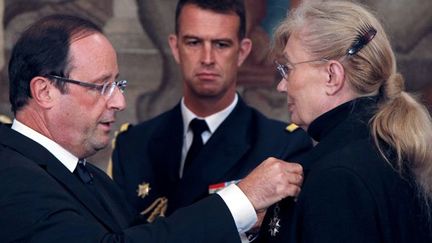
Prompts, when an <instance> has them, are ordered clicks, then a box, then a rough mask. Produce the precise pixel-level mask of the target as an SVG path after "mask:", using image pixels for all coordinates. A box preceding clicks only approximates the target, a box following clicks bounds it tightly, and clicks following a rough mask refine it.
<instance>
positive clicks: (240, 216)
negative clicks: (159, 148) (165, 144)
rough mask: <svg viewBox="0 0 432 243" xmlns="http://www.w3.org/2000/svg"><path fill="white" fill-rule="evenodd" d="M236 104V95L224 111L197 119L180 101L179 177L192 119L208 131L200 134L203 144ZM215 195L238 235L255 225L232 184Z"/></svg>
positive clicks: (253, 215) (244, 200)
mask: <svg viewBox="0 0 432 243" xmlns="http://www.w3.org/2000/svg"><path fill="white" fill-rule="evenodd" d="M237 103H238V96H237V94H236V95H235V97H234V100H233V102H231V104H230V105H229V106H228V107H226V108H225V109H223V110H221V111H219V112H217V113H215V114H212V115H210V116H207V117H199V116H197V115H196V114H194V113H193V112H192V111H191V110H189V109H188V108H187V107H186V105H185V104H184V98H183V99H182V100H181V114H182V118H183V124H184V130H183V147H182V158H181V165H180V171H179V173H180V177H182V175H183V166H184V161H185V159H186V155H187V151H188V150H189V148H190V146H191V144H192V140H193V132H192V130H191V129H190V127H189V123H190V122H191V121H192V120H193V119H194V118H199V119H203V120H205V121H206V123H207V125H208V127H209V129H210V131H205V132H203V133H202V134H201V136H202V139H203V143H204V144H205V143H206V142H207V141H208V140H209V139H210V137H211V136H212V135H213V134H214V132H215V131H216V129H217V128H218V127H219V126H220V124H222V122H223V121H224V120H225V119H226V118H227V117H228V116H229V114H231V112H232V111H233V110H234V108H235V106H236V105H237ZM217 194H219V196H221V197H222V199H223V200H224V202H225V204H226V205H227V206H228V208H229V210H230V212H231V215H232V216H233V218H234V221H235V224H236V226H237V230H238V232H239V233H245V232H246V231H248V230H249V229H250V228H251V227H252V226H253V225H254V224H255V222H256V221H257V215H256V213H255V209H254V207H253V206H252V204H251V202H250V201H249V199H248V198H247V197H246V195H245V194H244V193H243V192H242V190H240V188H239V187H238V186H237V185H235V184H232V185H230V186H228V187H226V188H224V189H222V190H220V191H218V192H217Z"/></svg>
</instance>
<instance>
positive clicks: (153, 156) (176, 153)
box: [148, 104, 183, 182]
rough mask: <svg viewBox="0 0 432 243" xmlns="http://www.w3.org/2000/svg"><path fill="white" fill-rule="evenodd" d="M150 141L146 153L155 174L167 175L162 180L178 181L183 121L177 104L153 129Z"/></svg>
mask: <svg viewBox="0 0 432 243" xmlns="http://www.w3.org/2000/svg"><path fill="white" fill-rule="evenodd" d="M150 141H152V142H151V143H150V144H149V151H148V152H149V154H150V161H152V164H153V166H154V168H155V169H156V170H157V173H156V174H157V175H166V174H168V178H164V179H168V180H170V181H171V182H176V181H178V180H179V171H180V160H181V150H182V144H183V119H182V116H181V110H180V105H179V104H178V105H177V106H176V107H174V108H173V109H172V110H171V111H170V112H168V113H167V117H166V119H164V120H162V121H161V122H160V124H159V125H158V126H157V127H156V128H155V131H154V132H153V137H152V138H151V139H150ZM167 172H168V173H167Z"/></svg>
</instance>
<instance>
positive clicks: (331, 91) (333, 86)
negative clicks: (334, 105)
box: [325, 60, 345, 96]
mask: <svg viewBox="0 0 432 243" xmlns="http://www.w3.org/2000/svg"><path fill="white" fill-rule="evenodd" d="M326 71H327V75H328V79H327V81H326V84H325V90H326V94H327V95H328V96H333V95H335V94H337V93H338V92H339V91H340V90H341V89H342V88H343V87H344V85H345V69H344V67H343V65H342V64H341V63H340V62H338V61H335V60H330V61H328V63H327V69H326Z"/></svg>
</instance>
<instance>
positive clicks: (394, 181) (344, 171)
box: [260, 97, 432, 243]
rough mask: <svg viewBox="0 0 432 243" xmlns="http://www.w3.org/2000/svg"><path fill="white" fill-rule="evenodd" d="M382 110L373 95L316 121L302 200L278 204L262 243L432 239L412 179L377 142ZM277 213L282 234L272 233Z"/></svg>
mask: <svg viewBox="0 0 432 243" xmlns="http://www.w3.org/2000/svg"><path fill="white" fill-rule="evenodd" d="M375 110H376V99H375V98H374V97H367V98H360V99H357V100H354V101H352V102H348V103H345V104H343V105H341V106H339V107H337V108H335V109H334V110H332V111H330V112H328V113H326V114H324V115H322V116H320V117H319V118H317V119H316V120H315V121H314V122H312V124H311V125H310V126H309V130H308V132H309V134H310V135H311V136H312V137H313V138H314V139H315V140H317V141H319V143H318V145H317V146H316V147H315V148H314V149H313V150H311V152H310V153H309V154H307V155H306V157H305V158H304V159H303V160H302V164H303V168H304V170H305V180H304V183H303V187H302V191H301V192H300V195H299V197H298V200H297V202H296V203H294V202H293V201H292V200H284V201H283V202H281V203H279V207H280V210H279V213H275V212H274V210H275V209H274V208H270V209H269V210H268V211H267V215H266V219H265V220H264V223H263V226H262V228H261V233H260V237H261V241H260V242H265V243H271V242H284V243H285V242H296V243H299V242H329V243H337V242H350V243H355V242H358V243H365V242H368V243H374V242H383V243H384V242H387V243H397V242H406V243H411V242H416V243H420V242H432V235H431V233H430V231H429V229H428V227H430V226H427V216H426V212H425V211H422V203H421V202H420V201H419V198H418V197H417V196H418V195H417V193H418V191H417V190H416V188H415V185H414V182H413V179H412V176H411V175H410V174H409V173H407V174H404V179H402V178H401V176H400V175H399V174H398V173H397V172H396V171H395V170H394V169H393V168H392V167H391V166H390V165H389V163H387V162H386V161H385V160H384V159H383V157H382V156H381V155H380V153H379V152H378V151H377V148H376V147H375V145H374V141H373V139H372V137H371V135H370V132H369V131H370V129H369V120H370V118H371V117H372V115H373V114H374V113H375ZM386 151H387V152H389V154H388V155H389V158H390V159H391V158H394V154H392V152H391V150H389V149H386ZM276 211H277V210H276ZM276 214H278V215H279V218H280V219H281V222H280V223H279V225H280V228H279V231H280V232H279V233H278V234H276V236H271V235H270V232H269V230H270V228H269V224H270V221H271V219H272V218H273V217H274V216H275V215H276Z"/></svg>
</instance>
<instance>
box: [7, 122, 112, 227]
mask: <svg viewBox="0 0 432 243" xmlns="http://www.w3.org/2000/svg"><path fill="white" fill-rule="evenodd" d="M0 134H1V135H0V136H1V137H7V138H8V139H6V140H5V141H1V143H3V144H4V145H6V146H8V147H10V148H11V149H13V150H15V151H17V152H18V153H20V154H22V155H23V156H25V157H27V158H29V159H30V160H32V161H34V162H35V163H37V164H38V165H39V166H40V167H41V168H42V169H44V170H45V171H46V172H47V173H48V174H50V175H51V176H52V177H53V178H54V179H55V180H56V181H57V182H59V184H61V185H62V187H63V188H65V191H68V192H69V193H70V194H72V195H73V196H74V197H75V198H76V199H77V200H78V201H79V202H81V204H82V205H83V206H84V207H85V208H87V209H88V210H89V211H90V213H91V214H92V215H93V216H94V217H95V218H96V219H98V220H99V221H100V222H101V223H102V224H103V225H105V227H107V228H109V229H111V230H113V231H117V230H118V229H119V225H118V224H116V222H114V220H113V219H112V218H111V217H110V216H109V215H107V213H106V212H105V210H104V209H103V208H102V207H101V206H100V204H99V202H98V201H97V200H96V198H95V196H94V195H92V194H91V193H90V192H89V191H88V190H87V189H86V188H85V185H84V184H82V183H81V182H80V181H79V180H78V178H76V177H75V176H74V175H73V174H72V173H71V172H70V171H69V170H68V169H67V168H66V167H65V166H64V165H63V164H62V163H61V162H60V161H58V160H57V158H55V157H54V156H53V155H52V154H51V153H50V152H49V151H48V150H46V149H45V148H44V147H42V146H41V145H40V144H38V143H36V142H34V141H32V140H31V139H29V138H27V137H25V136H24V135H22V134H20V133H18V132H15V131H13V130H12V129H10V128H6V127H3V126H1V127H0Z"/></svg>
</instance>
